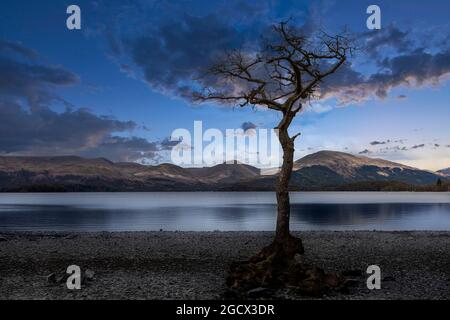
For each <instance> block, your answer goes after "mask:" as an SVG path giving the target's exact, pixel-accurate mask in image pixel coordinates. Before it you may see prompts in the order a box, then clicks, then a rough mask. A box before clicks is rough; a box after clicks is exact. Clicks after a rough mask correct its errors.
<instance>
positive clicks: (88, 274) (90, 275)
mask: <svg viewBox="0 0 450 320" xmlns="http://www.w3.org/2000/svg"><path fill="white" fill-rule="evenodd" d="M94 277H95V272H94V271H92V270H90V269H86V271H84V278H85V279H86V280H87V281H92V280H94Z"/></svg>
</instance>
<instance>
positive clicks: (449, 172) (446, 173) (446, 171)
mask: <svg viewBox="0 0 450 320" xmlns="http://www.w3.org/2000/svg"><path fill="white" fill-rule="evenodd" d="M438 173H440V174H443V175H444V176H448V177H450V168H447V169H442V170H439V171H438Z"/></svg>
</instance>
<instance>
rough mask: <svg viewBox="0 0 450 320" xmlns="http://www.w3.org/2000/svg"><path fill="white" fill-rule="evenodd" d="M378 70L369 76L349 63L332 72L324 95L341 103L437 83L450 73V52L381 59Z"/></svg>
mask: <svg viewBox="0 0 450 320" xmlns="http://www.w3.org/2000/svg"><path fill="white" fill-rule="evenodd" d="M380 67H381V68H382V69H381V70H380V71H379V72H376V73H373V74H371V75H369V76H364V75H363V74H362V73H360V72H358V71H356V70H354V69H353V68H352V66H351V65H350V64H347V65H346V66H344V67H342V68H341V69H339V70H338V71H337V72H336V73H335V74H333V75H331V76H330V77H329V78H328V79H327V80H328V81H326V82H325V83H324V85H323V86H322V88H321V92H322V98H329V97H337V98H338V99H339V101H340V102H341V104H349V103H355V102H356V103H357V102H362V101H365V100H367V99H369V98H370V97H372V96H377V97H378V98H381V99H384V98H386V97H387V96H388V94H389V92H390V91H391V89H393V88H395V87H399V86H405V87H421V86H424V85H428V84H433V85H437V84H439V83H440V82H442V81H443V80H444V79H445V77H446V76H447V75H449V74H450V51H442V52H437V53H428V52H426V51H425V50H424V49H417V50H415V51H414V52H411V53H407V54H402V55H398V56H394V57H390V58H385V59H384V60H382V61H380Z"/></svg>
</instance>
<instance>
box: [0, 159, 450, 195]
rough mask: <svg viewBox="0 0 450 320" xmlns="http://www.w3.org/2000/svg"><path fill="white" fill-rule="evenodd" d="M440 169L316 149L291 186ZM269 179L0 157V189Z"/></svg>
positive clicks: (238, 185)
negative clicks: (414, 166) (427, 168)
mask: <svg viewBox="0 0 450 320" xmlns="http://www.w3.org/2000/svg"><path fill="white" fill-rule="evenodd" d="M444 173H445V172H440V173H434V172H429V171H424V170H419V169H416V168H412V167H409V166H405V165H402V164H398V163H394V162H390V161H386V160H383V159H372V158H368V157H362V156H355V155H351V154H347V153H342V152H334V151H321V152H317V153H314V154H311V155H308V156H306V157H304V158H302V159H299V160H297V161H296V162H295V164H294V172H293V176H292V183H291V189H292V190H334V189H343V190H347V189H352V190H353V189H356V190H364V189H367V188H368V187H367V185H370V186H371V187H370V188H372V187H373V186H374V185H376V186H377V188H378V187H380V186H385V185H391V186H395V187H397V188H399V187H400V186H408V185H416V186H424V185H433V184H435V183H436V181H437V180H438V179H439V178H442V176H443V174H444ZM275 182H276V170H274V171H273V174H272V175H260V170H259V169H257V168H255V167H252V166H248V165H244V164H239V163H234V164H220V165H217V166H213V167H206V168H182V167H178V166H175V165H172V164H160V165H157V166H144V165H140V164H137V163H113V162H111V161H109V160H107V159H103V158H96V159H85V158H80V157H75V156H66V157H0V190H1V191H219V190H223V191H253V190H263V191H268V190H273V189H274V184H275Z"/></svg>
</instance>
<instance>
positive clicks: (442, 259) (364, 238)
mask: <svg viewBox="0 0 450 320" xmlns="http://www.w3.org/2000/svg"><path fill="white" fill-rule="evenodd" d="M297 235H298V236H301V238H302V239H303V242H304V247H305V255H304V256H303V257H302V259H303V260H304V261H305V262H307V263H310V264H313V265H317V266H319V267H321V268H323V269H325V270H326V271H328V272H346V273H347V274H349V277H351V278H354V279H355V280H356V281H355V286H354V287H352V288H351V290H350V292H349V293H346V294H343V293H332V294H330V295H327V296H324V297H323V298H324V299H450V232H302V233H300V234H297ZM272 236H273V235H272V234H271V233H268V232H209V233H207V232H204V233H203V232H118V233H70V234H68V233H64V234H63V233H2V234H0V299H2V300H4V299H218V298H220V297H221V296H222V294H223V293H224V292H225V290H226V287H225V284H224V279H225V276H226V269H227V266H228V265H229V264H230V262H232V261H236V260H245V259H247V258H249V257H250V256H251V255H253V254H254V253H256V252H257V251H258V250H259V249H261V248H262V247H263V246H264V245H267V244H268V243H270V241H271V239H272ZM73 264H75V265H78V266H80V267H81V269H82V270H87V269H89V270H92V271H94V272H95V276H94V279H93V280H92V281H86V282H85V283H83V285H82V289H81V290H68V289H67V288H66V287H65V284H64V283H60V284H58V283H51V281H49V279H48V276H49V275H50V274H52V273H55V274H56V275H58V274H61V273H62V272H64V270H65V269H66V268H67V267H68V266H69V265H73ZM369 265H378V266H380V268H381V270H382V279H383V281H382V288H381V290H373V291H371V290H368V289H367V287H366V277H367V276H368V275H366V274H365V271H366V269H367V267H368V266H369ZM358 273H361V274H360V275H358ZM276 298H286V299H302V298H304V297H299V296H296V295H294V294H292V293H291V292H289V291H285V292H278V293H277V294H276Z"/></svg>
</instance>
